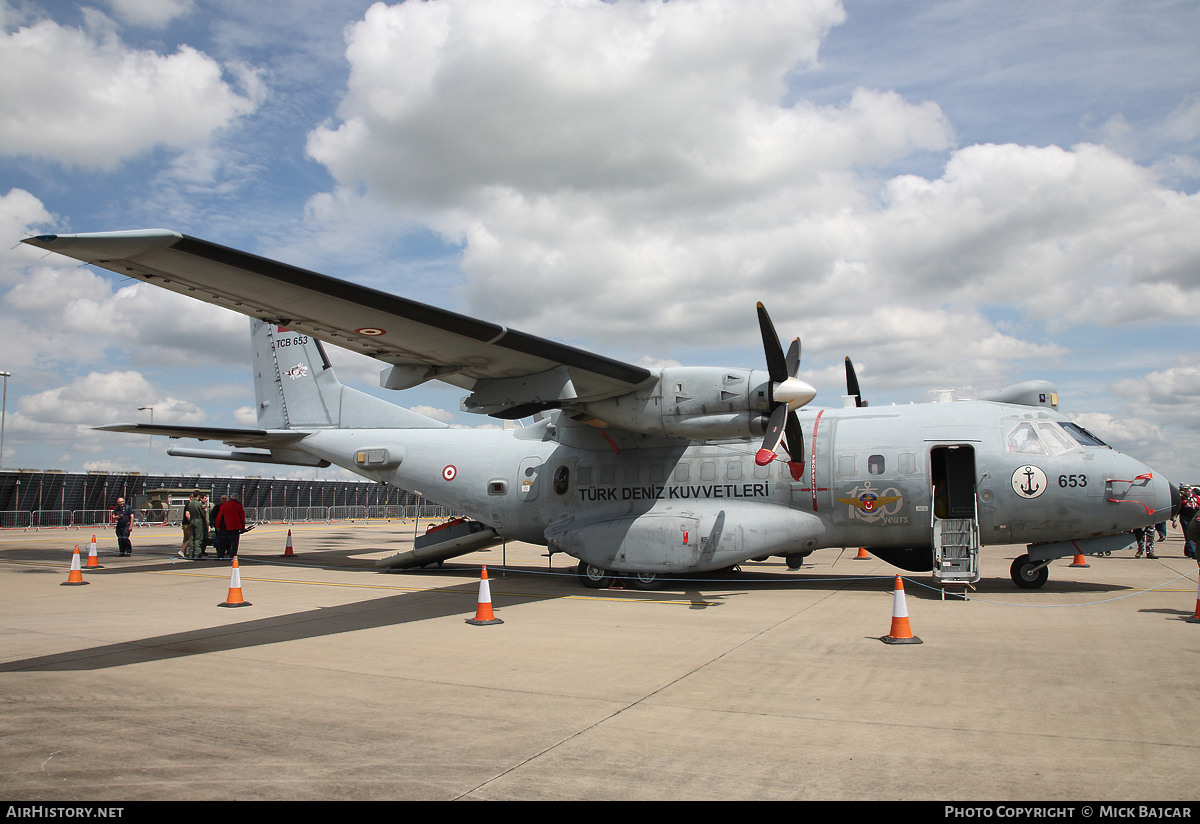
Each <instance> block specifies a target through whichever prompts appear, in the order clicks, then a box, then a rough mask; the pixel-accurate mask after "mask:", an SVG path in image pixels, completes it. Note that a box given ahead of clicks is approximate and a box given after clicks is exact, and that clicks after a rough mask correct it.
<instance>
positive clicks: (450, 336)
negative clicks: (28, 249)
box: [23, 229, 651, 437]
mask: <svg viewBox="0 0 1200 824" xmlns="http://www.w3.org/2000/svg"><path fill="white" fill-rule="evenodd" d="M23 242H24V243H28V244H30V245H31V246H36V247H39V248H42V249H48V250H50V251H52V252H57V253H59V254H62V255H66V256H67V257H73V258H75V259H77V260H82V261H84V262H86V263H90V264H92V265H95V266H100V267H102V268H105V269H109V270H111V271H113V272H116V273H118V274H121V275H125V276H127V277H131V278H135V279H137V280H141V281H145V282H147V283H152V284H154V285H155V286H161V287H163V288H166V289H170V290H172V291H174V292H179V293H180V294H183V295H187V296H188V297H191V298H196V299H197V300H202V301H205V302H206V303H212V304H215V305H217V306H224V307H225V308H227V309H232V310H233V311H235V312H240V313H242V314H244V315H250V316H252V317H257V318H261V319H262V320H265V321H268V322H270V323H275V324H278V325H280V326H283V327H286V328H288V329H291V330H292V331H296V332H302V333H304V334H308V335H312V336H313V337H315V338H317V339H319V340H322V341H325V342H327V343H331V344H334V345H336V346H341V347H343V348H345V349H351V350H355V351H358V352H362V353H363V354H365V355H369V356H371V357H373V358H377V359H378V360H381V361H384V362H385V363H390V364H392V367H391V368H390V369H388V370H384V372H383V374H382V375H381V380H380V383H381V384H382V385H383V386H385V387H387V388H390V389H405V388H408V387H410V386H416V385H418V384H420V383H423V382H425V381H428V380H434V379H437V380H443V381H445V382H447V383H451V384H453V385H455V386H460V387H462V388H464V389H469V390H473V393H474V394H473V395H472V396H471V397H469V398H468V399H467V401H466V407H467V408H468V409H471V410H472V411H477V412H486V413H488V414H501V413H503V412H504V411H505V410H508V411H510V412H511V411H512V410H514V409H518V410H521V411H525V410H526V408H528V407H538V406H541V407H542V408H546V407H547V406H549V407H553V406H567V405H570V403H571V402H572V401H579V402H586V401H592V400H599V399H602V398H608V397H613V396H616V395H622V394H625V393H626V392H629V391H630V390H632V389H633V388H634V387H636V386H638V385H640V384H642V383H644V382H646V381H647V380H648V379H650V378H651V373H650V371H649V370H647V369H644V368H642V367H640V366H634V365H632V364H627V363H622V362H620V361H616V360H612V359H610V358H606V357H603V356H601V355H596V354H593V353H591V352H587V351H584V350H582V349H576V348H574V347H571V346H566V345H564V344H561V343H556V342H554V341H550V340H546V339H544V338H538V337H534V336H533V335H527V334H525V333H523V332H518V331H516V330H514V329H508V328H506V327H504V326H500V325H498V324H494V323H488V322H486V321H482V320H478V319H476V318H471V317H467V316H465V315H459V314H456V313H454V312H448V311H446V310H444V309H438V308H436V307H432V306H428V305H426V304H423V303H418V302H416V301H413V300H408V299H406V298H401V297H396V296H395V295H390V294H387V293H386V292H380V291H377V290H375V289H370V288H368V287H365V286H359V285H357V284H354V283H349V282H347V281H343V280H338V279H336V278H331V277H328V276H326V275H321V274H317V273H316V272H311V271H308V270H306V269H300V268H298V267H295V266H289V265H287V264H284V263H278V262H276V261H273V260H268V259H267V258H262V257H258V256H256V255H251V254H247V253H245V252H239V251H237V250H236V249H230V248H228V247H225V246H219V245H217V244H215V243H209V242H208V241H204V240H199V239H197V238H193V237H189V236H187V235H181V234H179V233H177V232H170V231H167V230H165V229H145V230H138V231H128V232H99V233H94V234H76V235H40V236H37V237H31V238H26V239H25V240H24V241H23ZM530 411H532V410H530ZM502 416H503V417H518V415H516V414H502ZM186 437H194V436H191V435H188V436H186Z"/></svg>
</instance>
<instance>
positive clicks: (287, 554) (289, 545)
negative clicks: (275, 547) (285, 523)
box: [279, 529, 296, 558]
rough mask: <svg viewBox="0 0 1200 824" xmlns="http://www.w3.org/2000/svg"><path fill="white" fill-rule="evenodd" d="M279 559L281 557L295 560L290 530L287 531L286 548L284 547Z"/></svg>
mask: <svg viewBox="0 0 1200 824" xmlns="http://www.w3.org/2000/svg"><path fill="white" fill-rule="evenodd" d="M279 557H281V558H295V557H296V553H294V552H292V531H291V530H290V529H289V530H288V539H287V546H286V547H284V550H283V555H281V556H279Z"/></svg>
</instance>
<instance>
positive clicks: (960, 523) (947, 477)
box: [929, 445, 979, 586]
mask: <svg viewBox="0 0 1200 824" xmlns="http://www.w3.org/2000/svg"><path fill="white" fill-rule="evenodd" d="M929 460H930V478H931V479H932V481H933V577H934V579H935V580H937V581H938V582H939V583H941V584H942V585H943V586H944V585H946V584H963V585H965V584H973V583H975V582H976V581H978V580H979V510H978V507H977V506H976V502H975V492H976V489H975V486H976V475H975V448H974V447H973V446H966V445H962V446H935V447H933V449H931V450H930V451H929Z"/></svg>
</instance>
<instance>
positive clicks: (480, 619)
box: [467, 566, 504, 627]
mask: <svg viewBox="0 0 1200 824" xmlns="http://www.w3.org/2000/svg"><path fill="white" fill-rule="evenodd" d="M467 623H468V624H473V625H474V626H477V627H483V626H488V625H490V624H503V623H504V622H503V621H501V620H500V619H499V618H497V617H496V616H495V615H493V614H492V588H491V586H490V585H489V584H488V577H487V567H486V566H485V567H484V568H483V573H482V575H481V576H480V578H479V601H478V604H477V605H476V607H475V617H474V618H468V619H467Z"/></svg>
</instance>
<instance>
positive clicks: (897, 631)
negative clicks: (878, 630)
mask: <svg viewBox="0 0 1200 824" xmlns="http://www.w3.org/2000/svg"><path fill="white" fill-rule="evenodd" d="M879 640H880V641H883V643H885V644H921V643H924V642H923V641H921V639H920V638H918V637H917V636H915V635H913V634H912V629H911V628H910V627H909V625H908V602H907V601H905V600H904V581H903V580H901V578H900V576H899V575H897V576H896V589H895V591H894V592H893V593H892V632H891V634H890V635H885V636H883V637H882V638H880V639H879Z"/></svg>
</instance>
